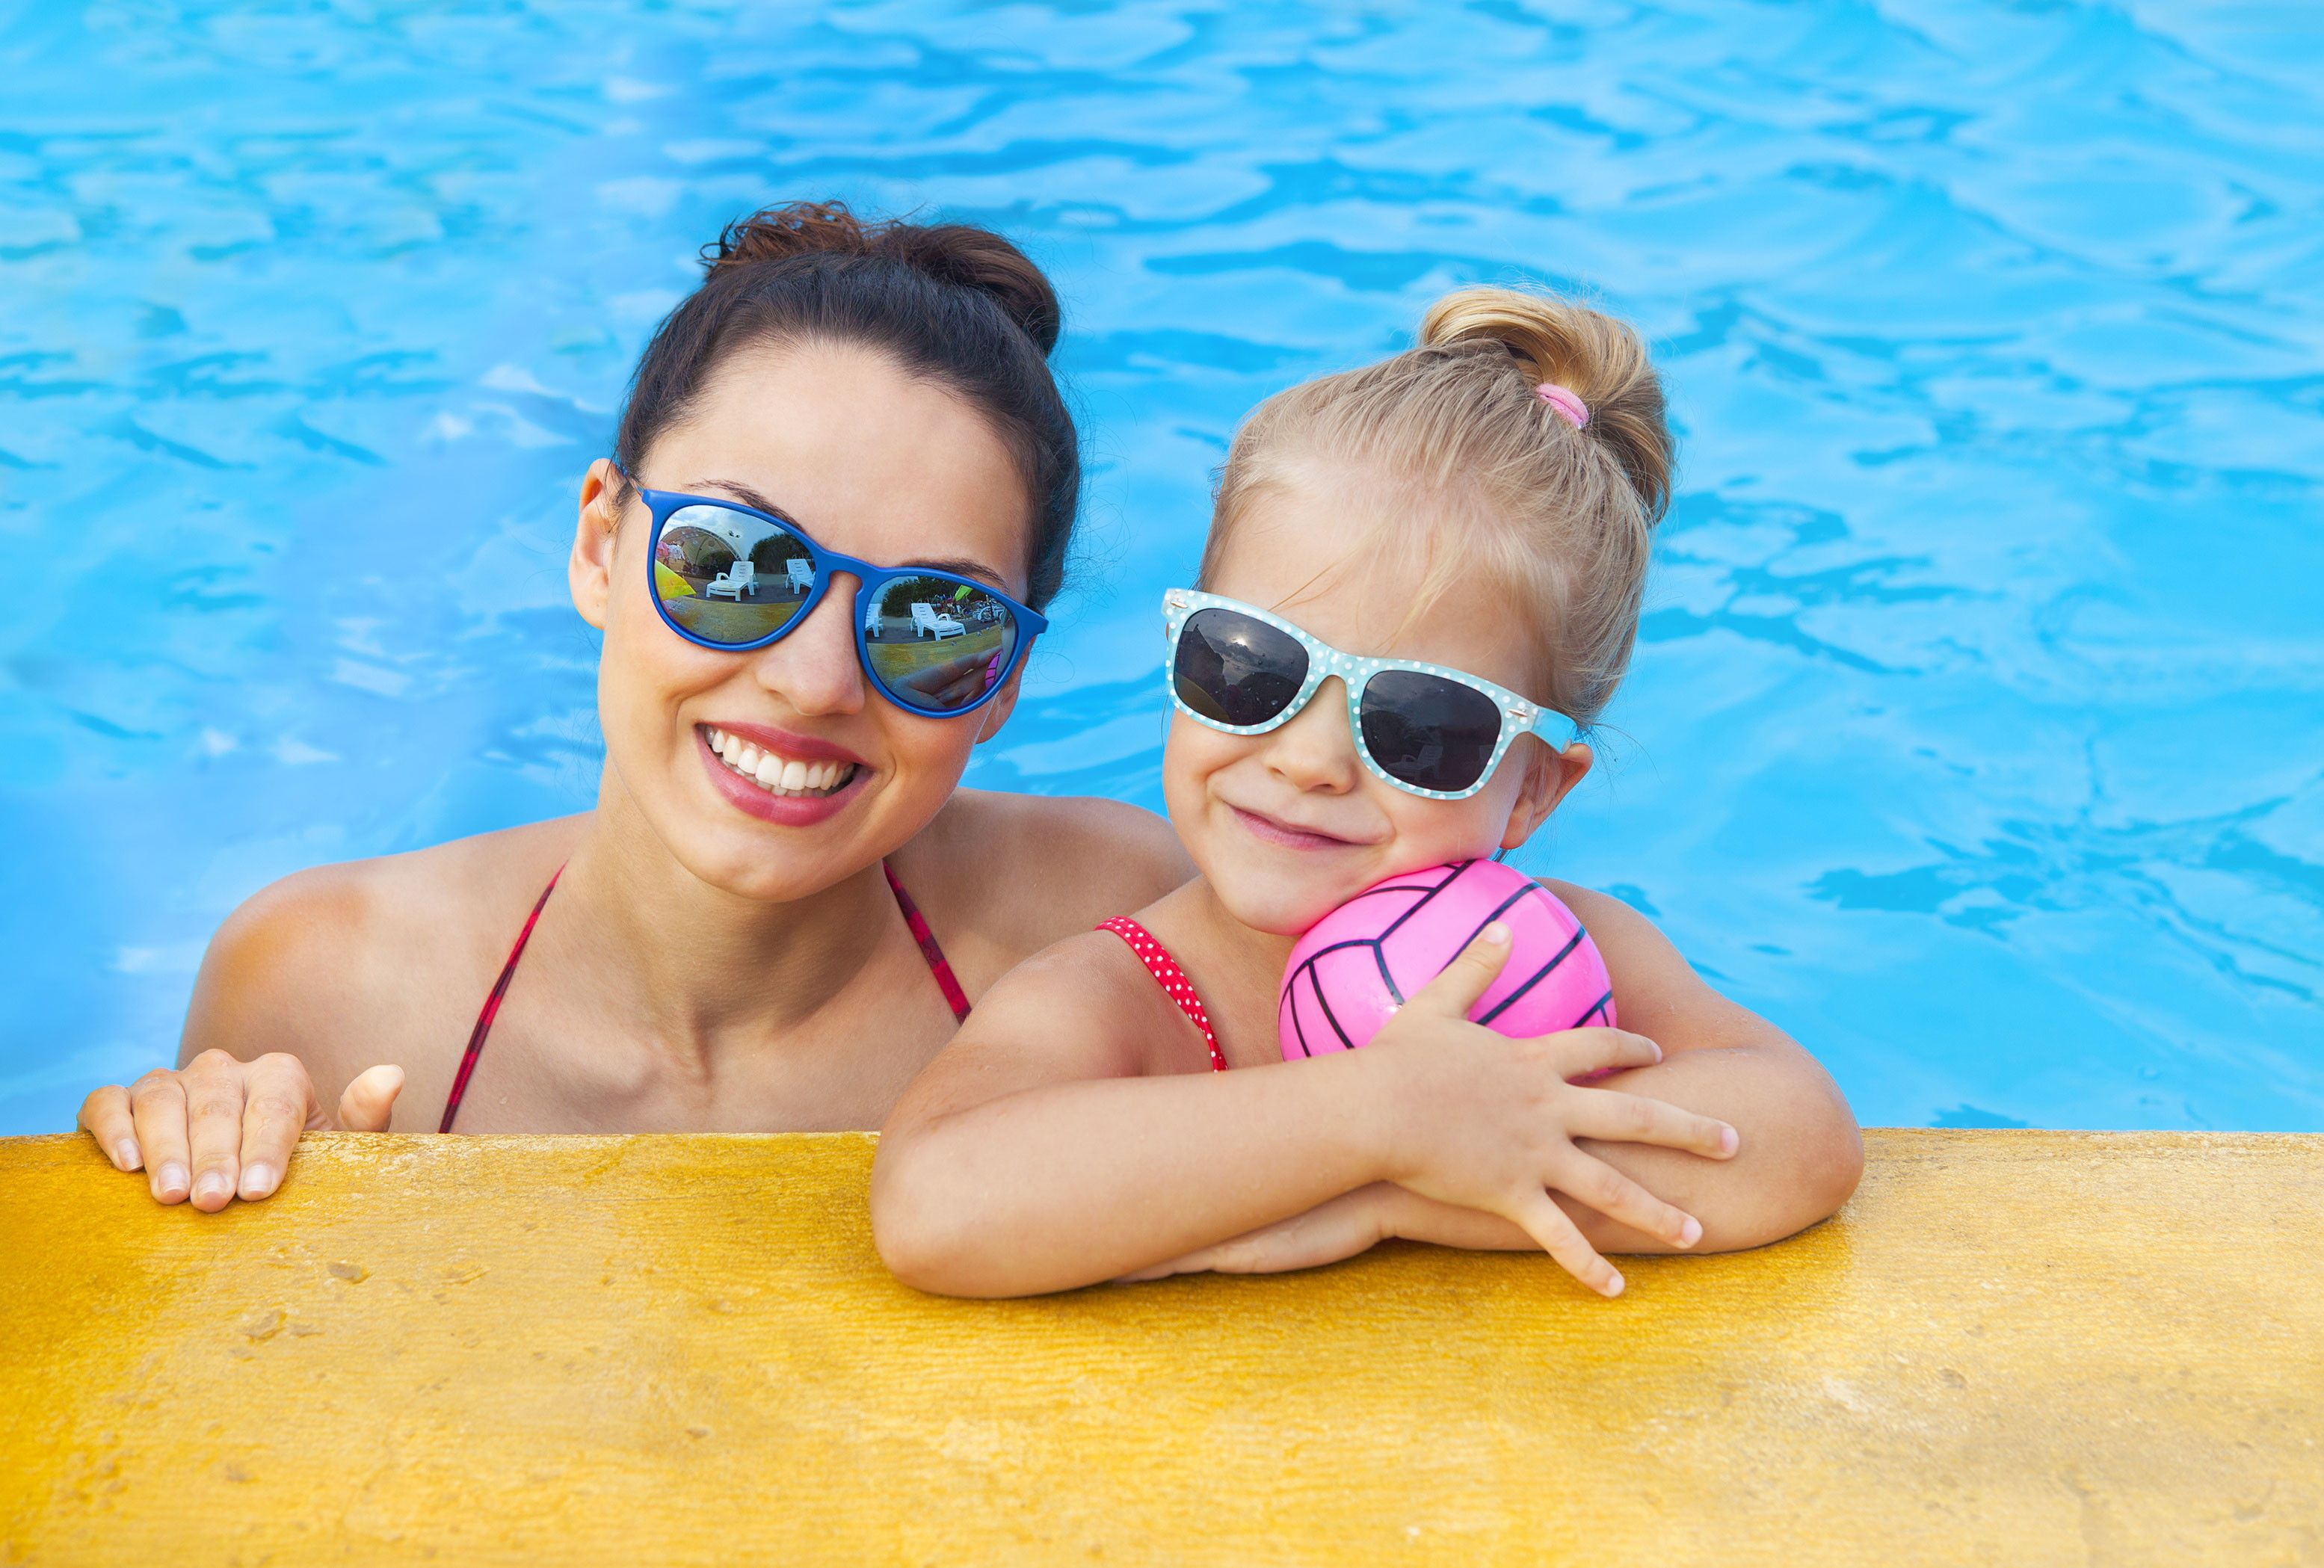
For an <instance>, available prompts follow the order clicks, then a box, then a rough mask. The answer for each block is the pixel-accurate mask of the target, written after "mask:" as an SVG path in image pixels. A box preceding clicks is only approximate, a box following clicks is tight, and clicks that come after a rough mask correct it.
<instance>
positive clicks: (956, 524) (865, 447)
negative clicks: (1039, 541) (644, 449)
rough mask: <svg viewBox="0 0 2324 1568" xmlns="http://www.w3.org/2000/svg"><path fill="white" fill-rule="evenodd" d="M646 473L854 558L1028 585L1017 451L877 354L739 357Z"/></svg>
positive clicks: (954, 402) (948, 397)
mask: <svg viewBox="0 0 2324 1568" xmlns="http://www.w3.org/2000/svg"><path fill="white" fill-rule="evenodd" d="M651 463H652V472H651V473H650V474H648V475H645V476H644V477H645V478H646V480H647V482H648V483H649V484H653V485H655V486H656V487H658V488H669V489H677V488H682V487H684V486H685V485H687V484H695V483H700V482H703V481H705V480H711V479H715V480H717V481H719V482H720V484H718V486H717V488H718V490H719V491H721V492H723V493H737V492H748V493H750V494H752V495H756V496H758V497H759V498H760V499H761V501H762V502H764V503H770V504H768V505H766V506H765V508H764V509H765V510H769V511H772V512H779V514H780V515H783V516H785V517H788V518H789V519H790V520H791V521H795V522H797V523H798V525H799V526H800V527H801V528H803V529H805V530H807V532H808V533H810V534H813V535H815V536H816V538H817V539H819V540H823V542H825V544H828V545H829V546H831V548H833V549H839V550H843V551H844V552H846V553H848V554H851V555H860V556H862V557H863V558H866V559H870V560H902V559H908V558H929V557H932V556H941V557H945V558H964V559H972V560H980V561H984V562H987V563H989V564H990V565H991V567H992V568H993V569H994V570H996V571H998V572H1001V574H1003V576H1005V577H1006V578H1007V579H1008V580H1009V581H1010V584H1011V585H1012V586H1022V585H1021V577H1022V573H1023V562H1024V559H1025V555H1026V549H1027V543H1028V529H1029V524H1030V513H1031V506H1030V502H1029V500H1028V497H1027V495H1026V493H1025V486H1024V482H1023V479H1022V477H1021V476H1020V475H1019V472H1018V468H1017V464H1016V462H1015V460H1014V458H1013V457H1012V456H1011V454H1010V450H1009V448H1008V447H1007V446H1006V445H1004V444H1003V443H1002V442H1001V438H999V437H998V436H997V435H996V434H995V433H994V432H993V430H992V429H991V425H990V424H989V423H988V422H987V421H986V420H984V418H983V417H982V415H981V414H980V413H978V412H977V410H975V409H974V408H973V407H971V406H970V405H969V404H967V403H965V402H964V401H961V400H960V399H958V398H955V397H954V396H953V395H952V394H950V393H949V392H945V390H944V389H942V388H941V387H938V386H936V385H935V384H933V383H929V382H927V381H926V380H924V379H916V378H914V377H911V376H908V375H906V374H903V373H902V372H901V371H900V370H899V368H898V367H897V366H896V365H895V364H894V363H893V362H892V361H890V360H889V359H887V358H886V357H885V356H884V355H879V354H877V353H874V352H872V351H869V350H864V349H857V348H850V347H844V346H824V345H803V346H798V347H795V348H786V349H782V350H779V351H778V350H765V349H760V350H745V351H743V352H742V353H739V354H737V355H734V356H733V358H732V359H731V360H730V361H729V362H728V363H727V364H725V365H723V366H722V367H721V368H720V370H719V373H718V374H717V375H716V376H715V377H713V378H712V380H711V382H710V383H708V384H707V385H706V386H705V388H704V390H703V395H702V397H701V398H700V399H699V400H698V401H697V402H696V406H695V407H694V408H692V409H690V410H688V411H687V418H686V419H685V420H681V421H679V422H678V423H677V424H675V425H673V426H671V427H670V428H669V429H668V430H667V431H666V432H665V433H664V434H663V436H662V438H661V439H660V440H659V441H658V442H657V443H656V446H655V450H654V452H653V453H652V454H651Z"/></svg>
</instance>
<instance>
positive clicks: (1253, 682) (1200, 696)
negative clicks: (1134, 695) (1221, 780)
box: [1170, 610, 1307, 728]
mask: <svg viewBox="0 0 2324 1568" xmlns="http://www.w3.org/2000/svg"><path fill="white" fill-rule="evenodd" d="M1170 677H1171V679H1172V681H1173V682H1175V683H1176V687H1177V691H1178V700H1179V701H1180V702H1182V703H1185V705H1186V706H1188V707H1190V708H1192V709H1194V712H1196V713H1198V714H1200V715H1202V716H1203V717H1204V718H1206V719H1208V720H1210V721H1211V722H1212V723H1213V724H1232V725H1235V726H1236V727H1238V728H1246V727H1248V726H1250V725H1252V724H1265V723H1267V722H1268V720H1269V719H1272V718H1274V717H1276V716H1277V715H1279V714H1281V713H1282V712H1283V710H1284V709H1285V708H1287V707H1289V706H1291V701H1292V699H1293V698H1294V697H1296V696H1298V695H1299V688H1300V687H1303V686H1305V685H1306V684H1307V650H1305V648H1302V647H1300V646H1299V643H1298V641H1297V640H1296V639H1295V638H1293V637H1291V636H1290V635H1289V634H1288V633H1286V632H1283V631H1281V630H1279V629H1277V628H1276V627H1273V626H1270V625H1268V623H1266V622H1264V621H1259V620H1254V619H1252V618H1251V617H1250V616H1249V615H1244V614H1240V613H1237V612H1235V611H1232V610H1197V611H1195V612H1194V613H1193V614H1192V615H1190V616H1188V617H1187V618H1186V624H1185V628H1184V629H1183V630H1181V631H1180V632H1179V633H1178V657H1177V660H1176V664H1175V665H1174V666H1173V668H1172V669H1171V672H1170Z"/></svg>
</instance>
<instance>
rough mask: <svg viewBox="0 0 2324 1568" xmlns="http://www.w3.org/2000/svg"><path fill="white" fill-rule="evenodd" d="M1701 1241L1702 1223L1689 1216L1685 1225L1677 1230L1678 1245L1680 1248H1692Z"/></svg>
mask: <svg viewBox="0 0 2324 1568" xmlns="http://www.w3.org/2000/svg"><path fill="white" fill-rule="evenodd" d="M1701 1240H1702V1222H1701V1220H1698V1219H1696V1218H1695V1217H1694V1216H1693V1215H1692V1214H1689V1215H1688V1216H1687V1217H1686V1223H1685V1224H1683V1225H1681V1226H1680V1227H1679V1228H1678V1244H1679V1245H1680V1246H1682V1247H1692V1246H1693V1245H1694V1244H1695V1243H1696V1242H1697V1241H1701Z"/></svg>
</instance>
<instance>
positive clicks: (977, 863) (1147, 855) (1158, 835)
mask: <svg viewBox="0 0 2324 1568" xmlns="http://www.w3.org/2000/svg"><path fill="white" fill-rule="evenodd" d="M889 858H890V862H891V863H893V865H894V866H895V868H896V873H897V875H898V877H899V879H901V880H902V881H903V882H904V883H905V885H906V886H907V887H908V889H909V890H910V891H911V894H912V897H913V898H914V899H915V900H916V901H918V904H919V905H920V908H921V909H922V911H923V912H924V913H925V914H927V918H928V922H929V924H930V926H931V927H934V928H935V930H936V938H937V940H938V941H939V942H941V943H942V944H943V945H944V948H945V953H946V955H949V956H950V957H951V959H952V961H953V964H954V968H955V969H957V970H958V971H959V972H960V974H961V981H962V983H963V984H964V985H966V986H967V987H968V990H969V994H970V996H971V997H972V998H973V997H974V996H976V995H977V994H978V992H980V991H981V990H982V988H983V987H985V986H989V985H991V983H992V982H995V981H997V980H999V979H1000V978H1001V975H1002V974H1005V973H1008V971H1009V970H1010V969H1011V968H1013V967H1015V966H1016V965H1017V964H1019V963H1021V962H1023V961H1024V960H1025V959H1027V958H1029V957H1031V956H1032V955H1034V954H1036V953H1039V952H1041V951H1042V949H1044V948H1046V947H1047V946H1049V945H1051V944H1052V943H1056V942H1060V941H1063V940H1064V939H1065V938H1066V937H1069V936H1074V935H1075V934H1076V933H1080V932H1085V931H1087V930H1089V929H1090V928H1091V927H1093V926H1095V925H1096V924H1097V923H1098V922H1099V921H1101V920H1103V919H1106V918H1109V917H1111V916H1114V915H1122V914H1128V913H1130V911H1131V910H1134V909H1143V908H1144V907H1146V906H1147V905H1148V904H1151V903H1153V902H1154V901H1155V900H1156V899H1159V898H1161V897H1162V896H1163V895H1164V894H1165V893H1167V892H1168V891H1169V890H1171V889H1173V888H1175V887H1177V886H1178V885H1179V884H1181V883H1183V882H1185V881H1187V880H1188V879H1189V878H1191V877H1192V876H1193V875H1194V866H1193V865H1192V864H1191V863H1190V862H1188V861H1187V859H1186V854H1185V851H1184V850H1182V849H1181V848H1179V846H1178V838H1177V835H1176V834H1174V833H1172V832H1171V831H1170V825H1169V824H1168V823H1167V822H1166V821H1164V820H1163V819H1162V818H1161V817H1159V816H1155V815H1154V814H1153V813H1152V812H1150V811H1145V810H1141V809H1139V807H1135V806H1129V805H1124V804H1123V803H1122V802H1120V801H1118V800H1099V799H1093V798H1086V797H1070V796H1067V797H1056V796H1037V795H1015V794H1003V793H1000V792H997V791H993V790H985V789H962V790H957V791H955V792H954V796H953V798H952V799H951V800H950V801H949V802H948V803H946V805H945V808H944V809H943V810H942V811H940V812H938V813H937V814H936V820H935V821H934V822H931V823H930V824H929V825H928V826H927V828H926V829H924V830H923V831H922V832H921V834H920V835H919V836H918V838H916V839H914V840H913V841H912V842H911V843H910V844H907V845H905V846H904V847H903V848H902V849H900V850H899V851H897V852H896V853H895V854H893V855H891V856H890V857H889Z"/></svg>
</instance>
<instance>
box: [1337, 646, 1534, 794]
mask: <svg viewBox="0 0 2324 1568" xmlns="http://www.w3.org/2000/svg"><path fill="white" fill-rule="evenodd" d="M1358 715H1359V717H1360V719H1361V720H1362V723H1363V730H1364V749H1365V750H1366V751H1368V752H1370V753H1371V754H1372V761H1375V762H1378V763H1379V765H1380V767H1381V768H1382V769H1383V770H1385V771H1386V772H1387V773H1388V777H1390V778H1391V779H1402V780H1404V782H1406V784H1412V785H1416V786H1417V787H1419V788H1420V789H1437V790H1442V791H1443V792H1445V793H1447V794H1452V793H1456V792H1458V791H1460V790H1462V789H1468V788H1469V786H1471V784H1474V783H1475V782H1476V781H1477V780H1478V779H1481V778H1483V777H1484V776H1485V764H1487V763H1488V762H1489V761H1492V760H1493V747H1494V746H1495V745H1496V744H1497V743H1498V742H1499V740H1500V738H1501V710H1500V708H1499V706H1498V705H1497V704H1495V703H1494V701H1493V699H1492V698H1490V697H1489V696H1486V695H1485V694H1484V693H1483V692H1481V691H1479V690H1477V689H1476V688H1475V687H1467V686H1462V684H1461V683H1460V682H1459V681H1455V680H1446V679H1445V678H1443V676H1441V675H1425V674H1423V673H1422V672H1420V671H1419V670H1416V669H1383V670H1381V671H1380V672H1379V674H1378V675H1375V676H1373V677H1372V678H1371V679H1369V681H1366V682H1365V683H1364V699H1363V703H1362V705H1361V706H1360V708H1359V710H1358Z"/></svg>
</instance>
